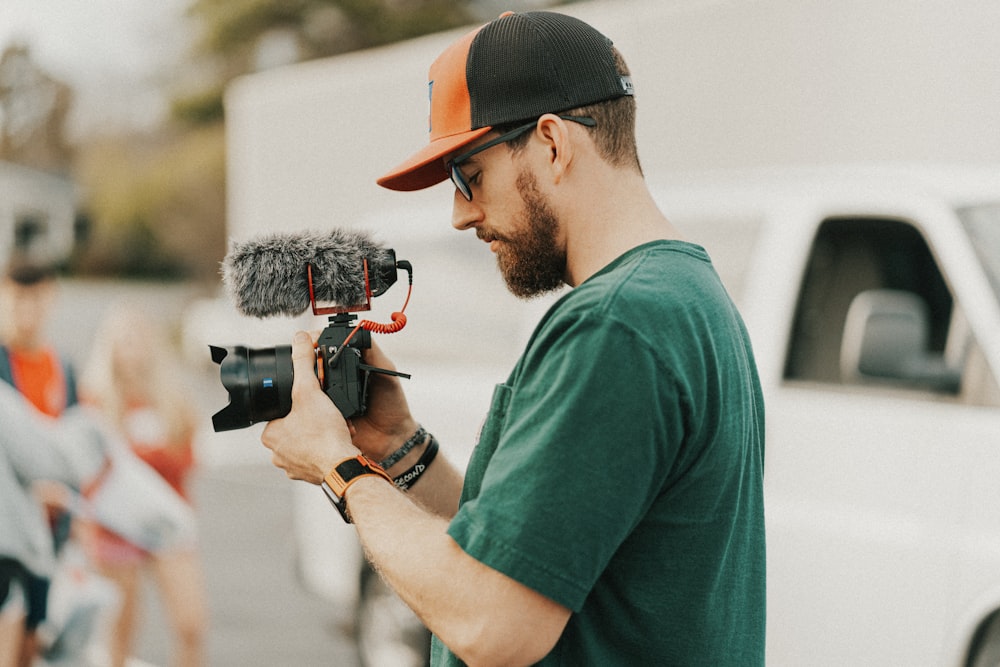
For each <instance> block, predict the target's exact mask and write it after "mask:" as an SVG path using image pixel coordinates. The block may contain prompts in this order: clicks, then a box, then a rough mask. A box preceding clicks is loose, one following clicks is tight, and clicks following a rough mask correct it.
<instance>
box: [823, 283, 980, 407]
mask: <svg viewBox="0 0 1000 667" xmlns="http://www.w3.org/2000/svg"><path fill="white" fill-rule="evenodd" d="M929 338H930V319H929V316H928V313H927V304H926V303H925V302H924V300H923V299H921V298H920V297H919V296H917V295H916V294H914V293H912V292H905V291H900V290H883V289H877V290H867V291H865V292H861V293H860V294H858V295H857V296H855V297H854V300H853V301H851V306H850V308H849V309H848V311H847V319H846V321H845V322H844V336H843V339H842V341H841V348H840V370H841V376H842V378H843V380H844V381H845V382H869V381H884V382H892V383H896V384H902V385H908V386H912V387H918V388H923V389H931V390H934V391H941V392H949V393H958V390H959V387H960V384H961V372H960V371H959V370H958V369H955V368H950V367H948V365H947V364H946V363H945V361H944V358H943V357H942V356H941V355H939V354H934V353H932V352H930V350H929V349H928V340H929Z"/></svg>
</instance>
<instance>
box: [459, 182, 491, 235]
mask: <svg viewBox="0 0 1000 667" xmlns="http://www.w3.org/2000/svg"><path fill="white" fill-rule="evenodd" d="M482 219H483V211H482V209H481V208H479V206H477V205H476V203H475V202H471V201H469V200H468V199H466V198H465V197H464V196H463V195H462V193H461V192H459V191H458V188H456V189H455V198H454V199H453V200H452V208H451V226H452V227H454V228H455V229H457V230H458V231H460V232H461V231H465V230H466V229H472V228H474V227H475V226H476V225H477V224H479V223H480V222H482Z"/></svg>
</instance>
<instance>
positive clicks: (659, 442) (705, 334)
mask: <svg viewBox="0 0 1000 667" xmlns="http://www.w3.org/2000/svg"><path fill="white" fill-rule="evenodd" d="M763 458H764V406H763V400H762V396H761V390H760V383H759V380H758V377H757V371H756V367H755V364H754V360H753V352H752V350H751V347H750V342H749V338H748V336H747V333H746V329H745V327H744V325H743V322H742V320H741V318H740V316H739V314H738V313H737V311H736V308H735V306H734V305H733V303H732V301H731V300H730V298H729V296H728V295H727V294H726V291H725V289H724V288H723V286H722V284H721V282H720V281H719V278H718V276H717V274H716V273H715V270H714V269H713V267H712V265H711V262H710V260H709V258H708V255H707V254H706V253H705V251H704V250H703V249H702V248H700V247H698V246H695V245H691V244H688V243H684V242H679V241H658V242H653V243H649V244H646V245H643V246H640V247H638V248H635V249H633V250H631V251H629V252H627V253H626V254H624V255H622V256H621V257H619V258H618V259H617V260H615V261H614V262H613V263H612V264H610V265H609V266H607V267H605V268H604V269H603V270H602V271H600V272H599V273H597V274H596V275H594V276H592V277H591V278H590V279H589V280H587V281H586V282H584V283H583V284H582V285H580V286H578V287H577V288H575V289H573V290H572V291H570V292H569V293H567V294H566V295H565V296H564V297H563V298H562V299H560V300H559V301H558V302H557V303H556V304H555V305H554V306H553V307H552V309H551V310H550V311H549V312H548V313H547V314H546V316H545V317H544V318H543V319H542V321H541V322H540V323H539V325H538V327H537V328H536V330H535V332H534V334H533V335H532V337H531V340H530V341H529V342H528V346H527V348H526V350H525V351H524V354H523V356H522V357H521V359H520V360H519V362H518V363H517V365H516V367H515V368H514V370H513V372H512V373H511V375H510V378H509V379H508V380H507V382H506V383H505V384H502V385H498V386H497V387H496V390H495V392H494V397H493V404H492V406H491V409H490V414H489V416H488V418H487V420H486V422H485V424H484V426H483V430H482V433H481V435H480V439H479V442H478V444H477V445H476V449H475V451H474V453H473V455H472V459H471V460H470V463H469V468H468V471H467V474H466V480H465V488H464V490H463V493H462V504H461V507H460V509H459V512H458V514H457V515H456V516H455V518H454V520H453V521H452V523H451V525H450V527H449V530H448V532H449V534H450V535H451V536H452V538H454V539H455V540H456V541H457V542H458V544H459V545H460V546H461V547H462V549H464V550H465V551H466V552H467V553H469V554H470V555H471V556H473V557H474V558H476V559H477V560H479V561H481V562H483V563H485V564H486V565H488V566H490V567H492V568H494V569H496V570H498V571H500V572H503V573H504V574H506V575H508V576H510V577H512V578H514V579H516V580H517V581H519V582H521V583H523V584H525V585H526V586H528V587H530V588H532V589H534V590H536V591H538V592H540V593H542V594H543V595H546V596H547V597H549V598H551V599H553V600H555V601H557V602H559V603H560V604H562V605H564V606H566V607H568V608H569V609H571V610H572V611H573V614H572V616H571V618H570V620H569V623H568V625H567V627H566V629H565V632H564V633H563V635H562V637H561V638H560V639H559V642H558V643H557V644H556V647H555V648H554V650H553V651H552V652H551V653H550V654H549V655H548V657H546V658H545V660H543V661H542V663H541V664H544V665H573V666H578V665H685V666H690V665H711V666H712V667H722V666H725V665H739V666H740V667H745V666H746V665H761V664H763V662H764V624H765V562H764V506H763ZM484 603H486V604H488V601H484ZM432 662H433V664H435V665H453V664H460V662H459V661H458V659H457V658H455V656H454V655H452V654H451V653H450V652H448V651H447V649H446V648H444V647H443V646H442V645H441V644H440V642H438V641H436V640H435V644H434V649H433V660H432Z"/></svg>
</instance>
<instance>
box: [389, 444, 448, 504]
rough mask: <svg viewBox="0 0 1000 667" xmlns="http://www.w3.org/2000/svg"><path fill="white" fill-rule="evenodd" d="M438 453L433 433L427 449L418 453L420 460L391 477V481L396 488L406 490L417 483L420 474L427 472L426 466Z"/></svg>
mask: <svg viewBox="0 0 1000 667" xmlns="http://www.w3.org/2000/svg"><path fill="white" fill-rule="evenodd" d="M437 453H438V441H437V438H435V437H434V436H433V435H432V436H431V444H429V445H427V449H425V450H424V453H423V454H421V455H420V460H419V461H417V463H416V465H414V466H413V467H412V468H410V469H409V470H407V471H406V472H404V473H403V474H401V475H399V476H397V477H393V478H392V483H393V484H395V485H396V488H397V489H399V490H400V491H407V490H409V489H410V488H412V487H413V485H414V484H416V483H417V480H418V479H420V476H421V475H423V474H424V473H425V472H427V467H428V466H429V465H430V464H431V461H433V460H434V457H435V456H437Z"/></svg>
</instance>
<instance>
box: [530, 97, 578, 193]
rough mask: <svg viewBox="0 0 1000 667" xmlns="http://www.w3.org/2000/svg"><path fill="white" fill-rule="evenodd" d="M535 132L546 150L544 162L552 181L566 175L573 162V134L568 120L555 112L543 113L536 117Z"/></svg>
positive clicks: (555, 181) (557, 180)
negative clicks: (536, 126)
mask: <svg viewBox="0 0 1000 667" xmlns="http://www.w3.org/2000/svg"><path fill="white" fill-rule="evenodd" d="M537 132H538V135H539V138H540V139H541V140H542V145H543V146H544V149H545V151H546V164H547V166H548V168H549V170H550V172H551V173H552V178H553V182H554V183H558V182H559V181H560V180H562V178H563V177H564V176H565V175H566V172H567V171H568V170H569V168H570V165H571V164H572V162H573V155H574V150H573V148H574V146H573V136H572V134H571V133H570V129H569V122H568V121H564V120H563V119H562V118H560V117H559V116H556V115H555V114H545V115H544V116H542V117H541V118H539V119H538V128H537Z"/></svg>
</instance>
